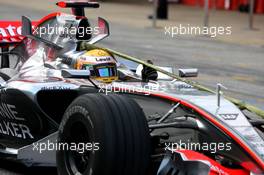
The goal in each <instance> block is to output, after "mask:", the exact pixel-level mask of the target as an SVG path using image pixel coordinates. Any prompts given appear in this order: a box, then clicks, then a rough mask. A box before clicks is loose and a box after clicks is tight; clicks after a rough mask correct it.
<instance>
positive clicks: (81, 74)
mask: <svg viewBox="0 0 264 175" xmlns="http://www.w3.org/2000/svg"><path fill="white" fill-rule="evenodd" d="M90 75H91V73H90V71H89V70H76V69H63V70H61V76H62V77H64V78H83V79H88V78H90Z"/></svg>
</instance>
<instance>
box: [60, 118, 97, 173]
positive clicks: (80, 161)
mask: <svg viewBox="0 0 264 175" xmlns="http://www.w3.org/2000/svg"><path fill="white" fill-rule="evenodd" d="M69 128H70V129H69V132H68V136H67V137H66V143H68V144H69V145H72V144H75V145H76V148H79V146H78V145H80V144H82V145H83V144H87V143H92V141H91V137H90V134H89V129H88V127H87V126H86V125H85V124H84V123H82V122H81V121H76V122H74V123H72V124H71V126H70V127H69ZM82 148H83V149H82V150H71V149H70V150H66V151H64V155H65V156H64V157H65V163H66V165H67V167H68V171H69V172H70V173H71V174H73V175H82V174H86V173H85V172H87V171H89V169H90V167H91V166H92V164H93V160H92V158H91V157H92V151H88V150H85V146H82Z"/></svg>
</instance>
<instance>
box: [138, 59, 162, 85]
mask: <svg viewBox="0 0 264 175" xmlns="http://www.w3.org/2000/svg"><path fill="white" fill-rule="evenodd" d="M147 63H149V64H153V62H152V61H151V60H148V61H147ZM141 76H142V81H143V82H149V80H153V81H157V79H158V72H157V71H156V70H155V69H153V68H150V67H147V66H145V65H143V69H142V71H141Z"/></svg>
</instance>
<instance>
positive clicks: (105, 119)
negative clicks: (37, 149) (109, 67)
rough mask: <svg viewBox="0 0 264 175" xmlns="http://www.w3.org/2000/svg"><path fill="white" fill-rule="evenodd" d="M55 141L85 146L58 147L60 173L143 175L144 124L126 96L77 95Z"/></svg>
mask: <svg viewBox="0 0 264 175" xmlns="http://www.w3.org/2000/svg"><path fill="white" fill-rule="evenodd" d="M58 143H59V144H58V145H60V144H61V145H63V144H64V145H65V144H68V145H71V146H73V145H76V147H78V146H79V148H81V147H82V145H84V144H87V145H88V147H86V149H79V150H74V146H73V147H72V148H73V149H64V150H63V149H62V146H60V147H59V149H58V150H57V167H58V173H59V174H60V175H81V174H83V175H90V174H93V175H144V174H146V171H147V167H148V162H149V158H150V137H149V130H148V125H147V122H146V118H145V115H144V113H143V111H142V109H141V108H140V107H139V105H138V104H137V103H136V102H135V101H134V100H132V99H130V98H126V97H124V96H120V95H101V94H86V95H82V96H81V97H78V98H77V99H76V100H75V101H74V102H73V103H72V104H71V105H70V106H69V107H68V109H67V110H66V112H65V114H64V116H63V119H62V122H61V125H60V128H59V134H58ZM89 143H91V144H89ZM98 148H99V149H98Z"/></svg>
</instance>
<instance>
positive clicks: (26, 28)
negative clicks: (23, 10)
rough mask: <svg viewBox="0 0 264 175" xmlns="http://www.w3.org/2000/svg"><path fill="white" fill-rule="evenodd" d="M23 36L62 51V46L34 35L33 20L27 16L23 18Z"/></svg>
mask: <svg viewBox="0 0 264 175" xmlns="http://www.w3.org/2000/svg"><path fill="white" fill-rule="evenodd" d="M22 35H23V36H25V37H28V38H31V39H34V40H37V41H40V42H42V43H45V44H47V45H48V46H51V47H55V48H56V49H62V47H61V46H59V45H57V44H55V43H52V42H50V41H48V40H45V39H43V38H40V37H37V36H35V35H33V33H32V23H31V20H30V19H29V18H28V17H26V16H22Z"/></svg>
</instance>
